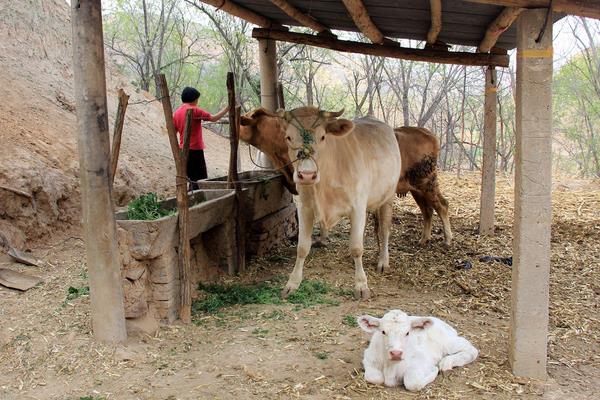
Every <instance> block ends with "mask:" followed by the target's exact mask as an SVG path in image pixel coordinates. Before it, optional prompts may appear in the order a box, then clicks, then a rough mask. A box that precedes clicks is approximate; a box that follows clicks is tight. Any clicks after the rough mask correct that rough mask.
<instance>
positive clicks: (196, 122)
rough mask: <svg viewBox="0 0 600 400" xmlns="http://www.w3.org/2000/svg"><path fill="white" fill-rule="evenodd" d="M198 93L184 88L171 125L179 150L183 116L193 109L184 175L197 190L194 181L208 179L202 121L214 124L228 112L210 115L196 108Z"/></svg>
mask: <svg viewBox="0 0 600 400" xmlns="http://www.w3.org/2000/svg"><path fill="white" fill-rule="evenodd" d="M199 98H200V92H199V91H198V90H196V89H195V88H193V87H186V88H184V89H183V91H182V92H181V102H182V103H183V104H181V106H179V108H178V109H177V110H175V112H174V113H173V124H174V125H175V129H176V130H177V132H178V133H179V148H183V135H184V130H185V115H186V113H187V110H189V109H193V110H194V114H193V118H192V130H191V132H190V151H189V155H188V160H187V166H186V174H187V177H188V179H189V180H190V181H191V185H190V189H191V190H196V189H198V188H199V187H198V184H196V181H198V180H200V179H206V178H207V177H208V174H207V171H206V160H205V159H204V139H203V137H202V121H211V122H216V121H218V120H220V119H221V118H222V117H223V116H224V115H226V114H227V112H228V111H229V107H225V108H223V109H222V110H221V111H219V112H218V113H216V114H214V115H211V114H210V113H209V112H207V111H204V110H203V109H201V108H200V107H198V99H199Z"/></svg>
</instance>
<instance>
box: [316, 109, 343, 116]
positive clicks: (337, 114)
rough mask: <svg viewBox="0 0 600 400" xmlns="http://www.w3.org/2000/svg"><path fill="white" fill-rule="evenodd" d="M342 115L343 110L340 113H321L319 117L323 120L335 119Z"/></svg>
mask: <svg viewBox="0 0 600 400" xmlns="http://www.w3.org/2000/svg"><path fill="white" fill-rule="evenodd" d="M343 113H344V109H343V108H342V109H341V110H340V111H321V116H322V117H323V118H337V117H339V116H340V115H342V114H343Z"/></svg>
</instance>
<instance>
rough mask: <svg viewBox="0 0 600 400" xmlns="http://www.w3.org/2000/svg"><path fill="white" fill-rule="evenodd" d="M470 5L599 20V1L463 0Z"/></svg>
mask: <svg viewBox="0 0 600 400" xmlns="http://www.w3.org/2000/svg"><path fill="white" fill-rule="evenodd" d="M464 1H468V2H471V3H482V4H493V5H498V6H506V7H522V8H548V7H549V5H550V4H552V10H553V11H554V12H559V13H565V14H569V15H577V16H578V17H587V18H595V19H600V0H552V2H551V1H550V0H464Z"/></svg>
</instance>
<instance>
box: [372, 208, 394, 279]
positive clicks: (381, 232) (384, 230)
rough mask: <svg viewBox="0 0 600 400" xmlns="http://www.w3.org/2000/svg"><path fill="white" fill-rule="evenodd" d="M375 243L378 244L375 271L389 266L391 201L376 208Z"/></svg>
mask: <svg viewBox="0 0 600 400" xmlns="http://www.w3.org/2000/svg"><path fill="white" fill-rule="evenodd" d="M376 214H377V215H376V217H375V220H376V221H377V224H376V227H377V243H378V244H379V261H377V272H383V271H385V269H386V268H389V266H390V253H389V248H388V244H389V239H390V229H391V227H392V201H388V202H387V203H385V204H384V205H382V206H381V207H379V209H378V210H377V213H376Z"/></svg>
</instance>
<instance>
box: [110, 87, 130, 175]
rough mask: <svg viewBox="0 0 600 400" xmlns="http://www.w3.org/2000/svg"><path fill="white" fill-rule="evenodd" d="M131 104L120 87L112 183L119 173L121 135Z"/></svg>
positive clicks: (113, 151)
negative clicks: (128, 106)
mask: <svg viewBox="0 0 600 400" xmlns="http://www.w3.org/2000/svg"><path fill="white" fill-rule="evenodd" d="M128 104H129V96H128V95H127V94H126V93H125V91H124V90H123V89H119V105H118V106H117V117H116V118H115V129H114V130H113V142H112V152H111V158H110V184H111V185H112V184H113V183H114V182H115V176H116V175H117V164H118V162H119V152H120V151H121V136H122V134H123V123H124V122H125V111H126V110H127V105H128Z"/></svg>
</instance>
